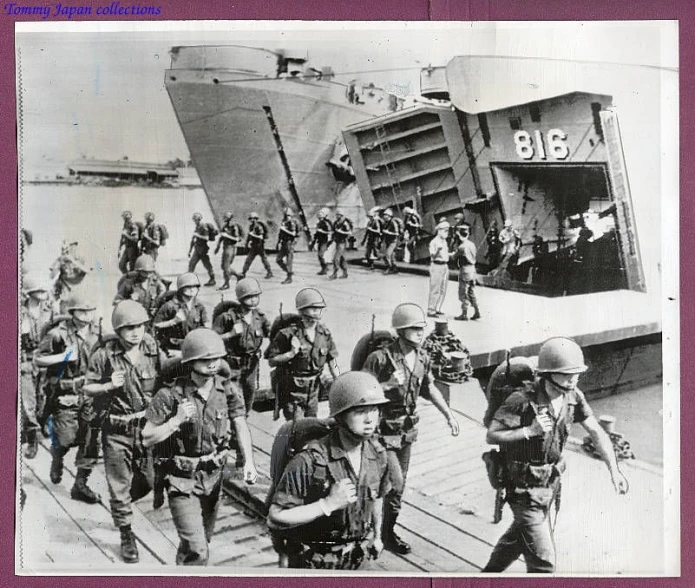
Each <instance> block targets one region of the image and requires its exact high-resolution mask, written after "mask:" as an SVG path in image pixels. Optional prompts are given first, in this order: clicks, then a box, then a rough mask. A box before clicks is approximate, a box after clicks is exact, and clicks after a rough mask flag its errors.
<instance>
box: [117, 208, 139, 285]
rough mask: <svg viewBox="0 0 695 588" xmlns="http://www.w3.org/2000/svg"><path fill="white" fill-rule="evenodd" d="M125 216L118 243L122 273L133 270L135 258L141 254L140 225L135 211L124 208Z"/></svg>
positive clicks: (119, 264)
mask: <svg viewBox="0 0 695 588" xmlns="http://www.w3.org/2000/svg"><path fill="white" fill-rule="evenodd" d="M121 217H122V218H123V229H122V230H121V240H120V242H119V244H118V255H119V256H120V261H119V262H118V269H119V270H121V273H122V274H125V273H128V272H130V271H133V266H134V265H135V260H136V259H137V258H138V256H139V255H140V227H138V225H137V223H136V222H135V221H134V220H133V213H132V212H130V210H124V211H123V212H122V213H121ZM121 252H122V253H121Z"/></svg>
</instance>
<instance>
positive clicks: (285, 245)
mask: <svg viewBox="0 0 695 588" xmlns="http://www.w3.org/2000/svg"><path fill="white" fill-rule="evenodd" d="M298 234H299V224H298V223H297V221H296V220H294V213H293V212H292V210H291V209H289V208H288V209H287V210H286V211H285V218H284V219H283V221H282V222H281V223H280V233H279V234H278V246H277V250H278V254H277V257H276V258H275V263H277V264H278V265H279V266H280V269H282V270H283V271H284V272H285V273H286V274H287V277H286V278H285V279H284V280H283V282H282V283H283V284H291V283H292V273H293V272H292V262H293V260H294V245H295V242H296V241H297V235H298Z"/></svg>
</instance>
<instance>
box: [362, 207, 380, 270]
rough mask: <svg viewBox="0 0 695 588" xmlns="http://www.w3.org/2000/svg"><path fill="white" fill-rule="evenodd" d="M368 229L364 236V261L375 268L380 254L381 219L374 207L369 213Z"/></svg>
mask: <svg viewBox="0 0 695 588" xmlns="http://www.w3.org/2000/svg"><path fill="white" fill-rule="evenodd" d="M367 218H368V219H369V221H367V230H366V231H365V232H364V237H363V238H362V245H365V244H366V247H365V249H364V261H365V263H366V264H367V266H368V267H369V269H374V260H375V259H376V258H377V257H378V256H379V254H378V251H379V247H380V245H381V219H380V218H379V215H378V214H376V211H375V210H374V209H372V210H370V211H369V213H368V214H367Z"/></svg>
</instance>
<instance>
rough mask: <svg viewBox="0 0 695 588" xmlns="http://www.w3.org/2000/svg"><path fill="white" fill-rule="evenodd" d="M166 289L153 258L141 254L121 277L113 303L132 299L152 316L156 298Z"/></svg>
mask: <svg viewBox="0 0 695 588" xmlns="http://www.w3.org/2000/svg"><path fill="white" fill-rule="evenodd" d="M166 291H167V287H166V284H165V283H164V282H163V281H162V279H161V278H160V277H159V276H158V275H157V272H156V271H155V267H154V259H153V258H152V257H150V256H149V255H141V256H140V257H138V258H137V260H136V261H135V266H134V270H133V271H132V272H130V273H129V274H126V276H125V277H124V278H122V279H121V281H120V283H119V285H118V292H117V293H116V296H115V298H114V299H113V303H114V305H115V304H118V303H119V302H121V301H122V300H134V301H135V302H139V303H140V304H142V306H144V307H145V310H146V311H147V314H148V315H149V316H150V317H153V316H154V313H155V310H156V306H155V304H156V302H157V299H158V298H159V297H160V296H161V295H162V294H164V292H166Z"/></svg>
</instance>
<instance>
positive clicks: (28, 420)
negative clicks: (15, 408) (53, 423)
mask: <svg viewBox="0 0 695 588" xmlns="http://www.w3.org/2000/svg"><path fill="white" fill-rule="evenodd" d="M20 391H21V403H22V405H21V407H22V410H21V414H22V429H23V432H24V434H25V435H27V436H34V437H35V436H36V434H37V433H38V431H39V420H38V415H37V408H38V378H37V377H36V376H35V375H34V374H32V373H31V371H28V370H27V371H25V370H23V371H22V374H21V378H20Z"/></svg>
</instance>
